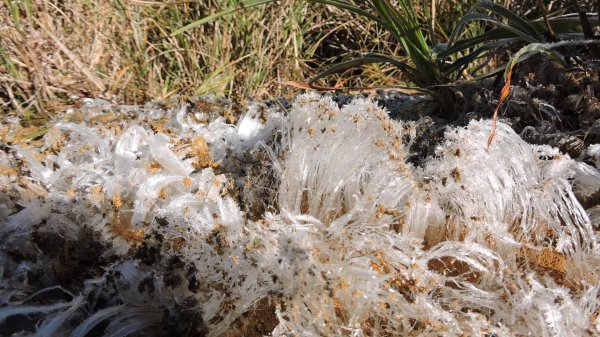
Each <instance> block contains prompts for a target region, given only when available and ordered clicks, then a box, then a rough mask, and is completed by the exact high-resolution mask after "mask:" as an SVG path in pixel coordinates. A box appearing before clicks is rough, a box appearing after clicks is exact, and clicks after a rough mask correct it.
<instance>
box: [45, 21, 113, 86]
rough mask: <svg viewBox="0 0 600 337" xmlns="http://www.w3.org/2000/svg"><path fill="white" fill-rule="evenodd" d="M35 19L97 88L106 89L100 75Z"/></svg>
mask: <svg viewBox="0 0 600 337" xmlns="http://www.w3.org/2000/svg"><path fill="white" fill-rule="evenodd" d="M35 21H36V22H37V24H38V25H39V26H40V27H41V28H42V29H43V30H44V31H45V32H46V34H48V36H49V37H50V38H51V39H52V41H54V43H55V44H56V46H57V47H58V48H59V49H60V50H61V51H62V52H63V53H65V55H67V57H68V58H69V60H71V62H73V64H74V65H75V66H76V67H77V68H78V69H79V70H80V71H81V72H82V73H83V74H84V75H85V76H86V77H87V78H88V79H89V80H90V82H91V83H93V84H94V85H95V86H96V88H98V90H100V91H102V92H103V91H105V90H106V86H105V85H104V83H102V80H101V79H100V78H98V76H96V75H94V74H93V73H92V71H91V70H90V69H88V67H86V66H85V65H84V64H83V63H82V62H81V61H80V60H79V58H77V56H76V55H75V54H74V53H73V52H72V51H70V50H69V48H67V46H65V44H64V43H62V41H60V39H59V38H57V37H56V36H55V35H54V34H52V32H50V30H48V29H47V28H46V27H45V26H44V25H43V24H42V23H40V22H39V21H38V20H35Z"/></svg>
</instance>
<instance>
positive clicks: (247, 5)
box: [170, 0, 277, 36]
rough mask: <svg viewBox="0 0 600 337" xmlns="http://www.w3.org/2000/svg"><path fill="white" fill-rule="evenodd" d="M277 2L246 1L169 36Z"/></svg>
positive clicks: (272, 0)
mask: <svg viewBox="0 0 600 337" xmlns="http://www.w3.org/2000/svg"><path fill="white" fill-rule="evenodd" d="M276 1H277V0H248V1H244V2H242V3H241V4H240V5H238V6H237V7H231V8H227V9H224V10H222V11H220V12H217V13H215V14H212V15H209V16H207V17H204V18H202V19H200V20H198V21H194V22H192V23H190V24H188V25H185V26H183V27H181V28H179V29H177V30H176V31H174V32H173V33H171V35H170V36H175V35H179V34H181V33H184V32H186V31H188V30H190V29H193V28H196V27H198V26H201V25H203V24H205V23H208V22H210V21H213V20H215V19H218V18H221V17H223V16H226V15H228V14H232V13H234V12H237V11H240V10H243V9H247V8H251V7H255V6H260V5H262V4H266V3H269V2H276Z"/></svg>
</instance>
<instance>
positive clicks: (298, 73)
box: [0, 0, 474, 122]
mask: <svg viewBox="0 0 600 337" xmlns="http://www.w3.org/2000/svg"><path fill="white" fill-rule="evenodd" d="M473 1H474V0H462V1H458V2H459V3H462V4H463V5H462V6H463V7H465V8H466V7H467V6H466V4H467V3H472V2H473ZM239 2H240V1H239V0H206V1H198V2H195V1H185V0H184V1H180V0H169V1H164V2H162V1H153V0H113V1H89V0H64V1H57V0H35V1H32V0H22V1H12V0H3V1H2V2H0V100H1V102H0V112H2V113H10V114H15V113H16V114H18V115H20V116H24V117H25V118H26V120H27V121H29V122H32V121H34V119H35V118H40V117H45V116H48V115H51V114H53V113H55V112H57V111H62V110H64V109H65V108H66V107H67V106H70V105H72V104H73V103H74V102H75V99H74V97H102V98H105V99H108V100H110V101H114V102H119V103H125V104H138V103H142V102H144V101H147V100H149V99H153V98H168V97H172V96H173V95H176V94H181V95H202V94H207V93H215V94H217V95H221V96H227V97H231V98H234V99H241V98H244V97H247V96H251V97H254V98H268V97H274V96H286V97H290V96H292V95H293V94H294V93H295V92H296V89H293V88H289V87H286V86H283V85H281V83H282V82H285V81H287V80H296V81H307V80H308V79H310V78H311V77H312V76H314V75H315V74H316V73H317V72H318V71H319V70H322V69H323V67H324V66H326V65H327V64H331V63H334V62H336V61H339V60H341V59H347V58H349V57H352V56H357V55H359V54H361V53H367V52H379V53H383V54H388V55H396V56H397V55H402V53H401V50H400V49H399V46H397V45H396V44H394V43H393V42H392V39H390V37H389V36H388V35H387V34H386V33H385V32H383V31H382V30H380V29H379V28H378V27H376V26H374V24H373V23H369V22H365V21H364V20H357V19H356V18H354V17H353V16H351V15H350V14H348V13H347V12H345V11H342V10H339V9H336V8H333V7H326V6H320V5H312V4H307V1H306V0H282V1H280V3H279V4H270V5H266V6H262V7H258V8H253V9H250V10H246V11H241V12H239V13H237V14H236V15H235V16H233V17H230V18H227V19H225V20H218V21H215V22H213V23H211V24H207V25H204V26H202V27H198V28H196V29H193V30H190V31H188V32H186V33H184V34H182V35H179V36H176V37H170V36H169V35H170V33H171V32H173V31H175V30H176V29H178V28H180V27H182V26H184V25H185V24H188V23H190V22H192V21H194V20H198V19H199V18H201V17H204V16H206V15H208V14H210V13H213V12H215V11H217V10H218V9H221V8H224V7H230V6H232V5H235V4H238V3H239ZM450 2H453V1H449V0H448V1H445V2H442V5H441V7H440V8H441V9H442V10H443V9H444V4H447V3H450ZM452 8H456V6H454V7H452ZM453 15H455V14H453ZM447 17H448V16H447V15H445V16H444V18H447ZM402 80H403V76H402V74H400V73H399V72H398V70H397V69H395V68H393V67H391V66H386V65H372V66H367V67H365V68H364V69H362V70H358V71H356V70H355V71H350V72H347V73H344V74H340V75H339V76H337V77H335V76H334V77H332V78H330V79H329V80H328V81H327V82H326V84H327V85H359V86H360V85H384V84H394V83H399V82H402Z"/></svg>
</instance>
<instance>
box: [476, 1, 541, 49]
mask: <svg viewBox="0 0 600 337" xmlns="http://www.w3.org/2000/svg"><path fill="white" fill-rule="evenodd" d="M480 8H482V9H487V10H489V11H491V12H494V13H496V14H498V15H500V16H501V17H504V18H506V19H508V20H509V21H510V22H511V23H512V25H514V27H515V28H516V29H519V30H521V31H523V32H525V33H527V34H529V35H530V36H531V37H532V38H533V39H535V40H537V41H543V40H544V37H543V36H542V35H541V34H540V33H539V32H538V30H537V29H536V28H535V27H534V26H533V25H532V24H531V23H530V22H529V21H527V20H525V19H523V18H522V17H520V16H518V15H517V14H515V13H513V12H511V11H510V10H508V9H506V8H504V7H502V6H500V5H498V4H495V3H493V2H490V1H480V2H478V3H476V4H475V5H473V8H472V9H471V10H472V11H475V10H478V9H480Z"/></svg>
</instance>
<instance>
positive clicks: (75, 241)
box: [0, 94, 600, 336]
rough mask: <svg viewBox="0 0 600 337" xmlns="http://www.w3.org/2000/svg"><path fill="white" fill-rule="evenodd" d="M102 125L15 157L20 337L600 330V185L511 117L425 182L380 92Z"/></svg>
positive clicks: (9, 163)
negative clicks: (598, 216) (514, 126)
mask: <svg viewBox="0 0 600 337" xmlns="http://www.w3.org/2000/svg"><path fill="white" fill-rule="evenodd" d="M103 109H107V108H106V107H103ZM223 111H225V110H223ZM81 113H82V115H83V118H81V120H75V121H73V118H70V120H69V121H67V120H65V121H56V123H55V124H54V125H53V127H52V130H51V131H50V132H49V133H47V134H46V135H45V136H44V139H43V140H42V141H38V142H31V143H23V144H20V145H15V146H13V147H12V148H11V149H10V151H9V152H6V153H3V152H2V153H0V165H1V167H2V171H1V172H0V173H1V174H0V179H1V181H3V182H6V184H3V185H2V186H3V187H2V193H3V194H4V195H5V196H6V197H2V198H1V199H0V200H1V202H2V204H1V205H0V214H2V215H3V216H2V217H1V218H0V236H1V238H2V242H3V243H2V245H1V246H0V248H1V251H0V267H1V269H2V270H3V273H2V274H1V275H2V286H0V301H1V303H2V304H3V307H2V308H1V309H0V329H2V330H0V331H4V332H7V333H20V334H27V333H34V332H35V333H38V334H41V335H47V336H52V335H57V336H58V335H71V336H85V335H87V334H88V333H90V332H91V331H92V330H93V331H96V332H97V331H101V332H102V333H104V334H107V335H113V336H126V335H129V334H131V333H134V332H137V333H144V334H149V335H181V336H185V335H189V336H192V335H199V334H200V335H208V336H220V335H223V334H227V335H230V336H238V335H240V336H241V335H256V336H258V335H264V334H272V335H274V336H280V335H326V336H347V335H353V336H381V335H397V336H405V335H412V334H414V335H423V336H428V335H431V336H438V335H445V336H462V335H486V334H489V335H496V336H511V335H523V334H529V333H533V334H535V335H540V336H581V335H590V336H591V335H596V334H598V333H600V330H599V328H600V322H599V320H598V316H599V315H598V313H599V312H600V304H599V300H598V291H599V287H600V274H599V272H600V255H599V252H598V245H597V241H598V237H597V233H596V232H595V231H594V226H595V225H597V224H594V223H593V222H592V220H590V217H589V215H590V214H592V213H590V214H588V211H593V210H591V209H590V210H586V209H585V207H584V206H582V204H581V203H580V201H579V200H578V199H577V197H578V196H584V197H589V196H590V195H593V193H594V191H592V189H593V187H590V186H599V184H600V174H599V173H598V171H596V170H595V169H593V168H592V167H589V166H587V165H585V164H583V163H578V162H575V161H574V160H572V159H570V158H569V157H568V156H566V155H564V154H561V153H559V152H558V151H557V150H556V149H552V148H549V147H543V146H542V147H540V146H532V145H529V144H527V143H525V142H524V141H523V140H522V139H521V138H520V137H519V136H518V135H517V134H515V133H514V132H513V131H512V130H511V129H510V128H509V127H508V126H506V125H504V124H502V123H500V124H499V128H498V131H497V136H496V141H495V143H494V145H492V147H491V148H490V149H486V147H485V140H486V139H487V135H488V133H489V131H490V129H491V122H490V121H473V122H471V123H470V124H469V125H468V126H467V127H464V128H450V129H449V130H448V131H447V133H446V139H445V142H443V143H442V144H440V146H439V150H438V151H437V153H436V156H435V157H434V158H429V160H427V161H426V163H425V164H424V165H423V167H414V166H412V165H410V164H407V163H406V160H405V154H406V152H407V151H409V149H408V148H407V145H406V141H407V139H408V140H410V138H411V137H413V136H414V135H411V134H406V131H405V130H408V129H411V127H410V125H409V124H408V123H404V122H399V121H394V120H391V119H389V118H388V116H387V113H386V112H385V111H384V110H383V109H381V108H379V107H378V106H377V105H376V104H374V103H373V102H371V101H369V100H363V99H356V100H353V101H352V102H351V103H350V104H348V105H346V106H344V107H343V108H341V109H340V108H339V107H338V106H337V104H335V103H334V102H332V100H331V99H330V98H328V97H321V96H319V95H316V94H306V95H301V96H299V97H298V98H297V99H296V101H295V103H294V105H293V107H292V108H291V110H290V111H278V110H277V109H275V108H268V107H265V106H261V105H254V106H252V107H251V108H250V109H249V111H248V112H247V113H246V114H244V115H242V116H239V119H238V120H237V122H235V120H234V119H233V118H231V116H230V115H228V113H227V112H223V114H224V115H223V116H219V115H218V114H215V113H213V112H207V111H194V110H189V109H185V108H183V109H180V108H173V109H170V110H168V109H167V110H164V109H158V110H157V109H151V108H146V109H139V110H136V109H122V111H121V112H120V115H121V116H123V117H124V118H123V119H118V118H116V119H115V118H113V119H111V118H109V116H108V115H102V114H100V115H99V114H98V111H97V109H93V107H92V108H90V109H89V110H86V109H84V110H83V111H82V112H81ZM229 114H230V112H229ZM125 117H127V118H125ZM99 118H100V119H102V118H106V120H104V123H99V122H98V120H99ZM107 121H108V122H107ZM592 219H594V217H593V215H592ZM56 246H60V247H61V248H60V249H56V248H55V247H56ZM66 266H69V267H70V268H65V267H66ZM257 316H260V317H257ZM24 317H27V318H28V319H29V322H31V324H29V325H19V326H16V325H15V322H16V321H17V320H19V319H22V318H24ZM259 322H260V324H259Z"/></svg>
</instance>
